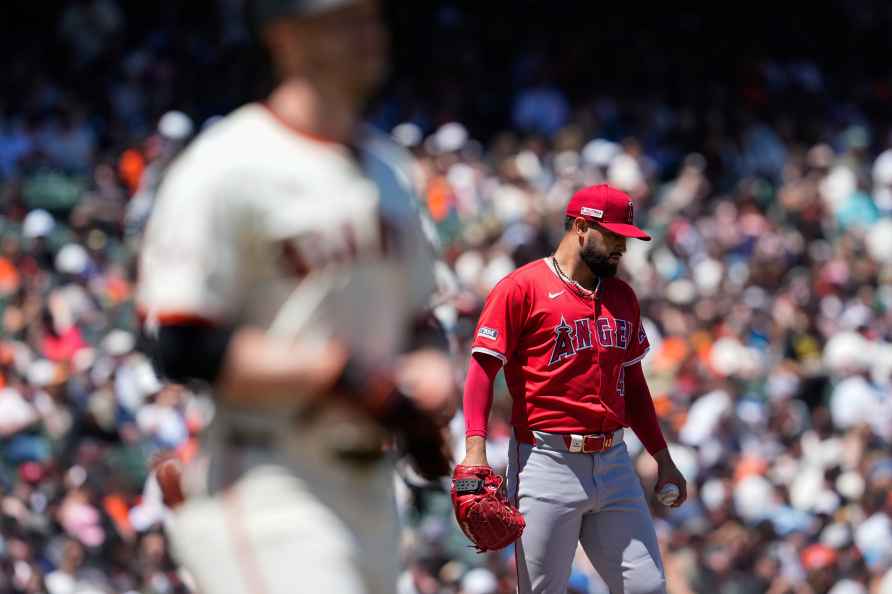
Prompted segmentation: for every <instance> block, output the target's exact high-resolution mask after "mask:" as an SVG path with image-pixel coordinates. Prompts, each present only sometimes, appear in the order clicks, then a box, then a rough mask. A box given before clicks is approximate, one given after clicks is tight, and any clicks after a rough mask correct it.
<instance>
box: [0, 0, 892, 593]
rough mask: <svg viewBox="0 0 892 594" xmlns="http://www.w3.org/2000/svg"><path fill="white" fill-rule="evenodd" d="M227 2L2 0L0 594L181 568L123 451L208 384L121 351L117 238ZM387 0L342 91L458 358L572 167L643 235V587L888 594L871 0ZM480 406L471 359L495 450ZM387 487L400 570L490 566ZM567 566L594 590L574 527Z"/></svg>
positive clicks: (201, 124) (181, 136) (113, 585)
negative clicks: (389, 42) (666, 456)
mask: <svg viewBox="0 0 892 594" xmlns="http://www.w3.org/2000/svg"><path fill="white" fill-rule="evenodd" d="M240 4H241V0H190V1H189V2H162V3H142V2H140V3H138V2H123V1H120V0H70V1H67V2H66V1H62V0H47V1H44V2H39V3H38V2H35V3H4V5H3V6H2V7H0V23H2V24H0V33H2V34H0V55H2V60H0V68H2V70H0V232H2V240H0V443H2V445H0V594H7V593H21V592H27V593H38V592H49V593H50V594H75V593H78V594H86V593H89V594H103V593H118V592H122V593H123V592H139V593H145V594H174V593H182V592H188V591H189V590H188V586H187V585H186V584H187V579H186V578H185V577H184V576H183V575H182V573H181V572H179V571H178V570H177V568H176V565H175V563H174V562H173V561H172V560H171V558H170V554H169V551H168V548H167V544H166V542H165V539H164V536H163V531H162V528H161V526H162V521H163V518H164V514H165V511H164V509H163V507H162V505H161V503H160V497H159V494H158V492H157V487H156V485H155V483H154V481H153V480H147V476H148V471H147V460H149V458H150V456H151V455H152V454H154V453H157V452H159V451H163V450H170V449H175V450H176V451H177V452H178V454H179V455H180V456H182V457H183V458H188V457H189V456H190V455H192V453H193V452H194V449H195V447H196V436H197V434H198V433H199V432H200V430H201V429H202V427H203V426H204V425H205V424H206V423H207V422H208V419H209V418H210V417H211V415H212V414H213V406H212V402H211V401H210V400H209V399H208V398H207V397H206V396H203V395H202V394H200V393H198V392H197V391H196V390H194V389H190V388H189V387H184V386H176V385H165V384H164V383H162V382H161V381H160V380H159V379H158V377H157V376H156V375H155V373H154V372H153V370H152V368H151V366H150V364H149V363H148V360H147V359H146V357H145V356H144V355H143V354H141V353H140V344H139V338H138V333H137V332H136V316H135V312H134V303H133V289H134V281H135V255H136V251H137V249H138V245H139V237H140V234H141V231H142V228H143V225H144V223H145V220H146V218H147V216H148V214H149V213H150V212H151V209H152V204H153V200H154V195H155V191H156V188H157V186H158V183H159V181H160V179H161V178H162V176H163V173H164V171H165V168H166V167H167V165H168V163H169V162H170V161H171V159H173V158H174V157H175V156H176V155H177V154H178V152H179V151H181V150H182V149H183V147H184V146H186V145H187V144H188V142H189V141H190V139H191V138H193V137H194V135H195V134H197V133H199V132H200V131H201V130H202V129H204V128H206V127H208V126H211V125H213V123H214V121H215V119H216V118H217V117H219V116H221V115H224V114H226V113H227V112H228V111H230V110H231V109H233V108H235V107H236V106H238V105H240V104H242V103H244V102H246V101H251V100H256V99H258V98H262V97H263V93H264V92H265V91H266V89H267V85H268V82H267V80H266V78H265V77H264V76H263V72H264V69H263V68H261V67H258V65H259V64H261V63H262V59H263V56H262V54H261V53H260V52H259V51H257V49H256V47H255V46H254V45H253V41H252V37H251V33H250V31H249V30H248V29H247V27H246V24H245V21H244V19H243V18H242V17H241V12H240ZM385 7H386V14H387V21H388V23H389V25H390V29H391V31H392V36H393V61H394V67H393V70H392V72H391V76H390V79H389V81H388V83H387V84H386V85H385V87H384V88H383V89H382V91H381V93H380V95H379V96H378V97H377V98H376V100H375V101H374V103H373V105H372V106H371V107H370V109H369V112H368V121H369V122H370V123H371V124H373V125H374V126H377V127H378V128H380V129H382V130H383V131H385V132H387V133H391V134H392V135H393V137H394V138H395V139H396V140H397V141H398V142H400V143H401V144H403V145H404V146H405V147H406V148H407V149H408V150H410V151H411V152H412V153H413V154H414V155H415V156H416V157H417V167H416V182H417V183H418V187H419V196H420V202H421V204H420V206H421V207H422V208H423V209H424V211H425V212H426V213H427V214H428V215H429V217H430V219H431V220H432V221H433V223H434V225H435V227H436V229H437V231H438V234H439V238H440V244H441V245H440V247H441V249H442V253H443V260H444V263H445V264H446V265H447V266H448V271H449V272H450V273H451V274H444V275H442V277H443V286H442V287H441V289H442V294H441V298H442V301H443V304H442V305H441V306H440V307H439V308H438V313H439V314H440V315H441V317H442V319H443V320H445V321H446V322H447V324H448V325H449V326H450V327H451V329H452V330H453V331H454V333H455V337H456V347H457V363H458V365H459V366H460V367H463V366H464V365H465V360H466V358H467V354H468V345H469V343H470V340H471V338H472V332H473V328H474V324H475V322H476V316H477V314H478V313H479V311H480V307H481V305H482V301H483V299H484V298H485V296H486V294H487V292H488V291H489V289H490V288H491V287H492V286H493V285H494V284H495V283H496V282H497V281H498V280H499V279H500V278H501V277H502V276H504V275H505V274H507V273H509V272H510V271H511V270H513V269H514V268H515V267H517V266H520V265H522V264H525V263H527V262H529V261H531V260H533V259H535V258H538V257H542V256H544V255H546V254H548V253H550V251H551V249H552V248H553V246H554V244H555V243H556V241H557V239H558V238H559V237H560V235H561V233H562V226H561V225H562V220H563V208H564V206H565V204H566V202H567V200H568V198H569V196H570V194H571V192H572V191H573V189H575V188H576V187H578V186H580V185H582V184H591V183H597V182H601V181H607V182H609V183H611V184H613V185H615V186H617V187H619V188H621V189H623V190H625V191H627V192H628V193H629V194H630V195H631V196H633V198H634V200H635V201H636V205H637V216H638V217H639V220H638V222H639V224H640V225H641V226H643V227H645V228H646V229H647V230H648V231H649V232H650V233H651V234H653V235H654V239H655V240H654V241H653V242H651V243H647V244H645V243H643V242H635V243H632V244H630V249H629V252H628V253H627V255H626V257H625V258H624V259H623V260H624V266H623V270H622V272H621V275H622V276H623V278H625V279H626V280H628V281H629V282H630V283H631V284H632V285H633V286H634V288H635V289H636V291H637V292H638V295H639V297H640V299H641V302H642V311H643V315H644V317H645V324H646V326H647V330H648V335H649V336H650V338H651V342H652V344H653V348H652V350H651V354H650V355H649V356H648V357H647V358H646V359H645V361H644V363H645V369H646V373H647V376H648V380H649V382H650V386H651V390H652V392H653V394H654V398H655V402H656V407H657V411H658V414H659V416H660V419H661V422H662V425H663V430H664V432H665V434H666V436H667V439H668V441H669V442H670V443H671V446H670V447H671V448H672V452H673V457H674V458H675V460H676V462H677V464H678V466H679V467H680V469H681V470H682V472H683V473H684V474H685V476H686V478H687V480H688V481H689V487H688V488H689V494H690V497H689V500H688V503H686V504H685V505H684V506H683V507H681V508H680V509H677V510H671V511H668V510H666V509H665V508H663V507H660V506H659V505H655V506H654V507H653V514H654V516H655V518H656V521H657V532H658V535H659V537H660V541H661V544H662V547H663V555H664V560H665V564H666V570H667V575H668V579H669V589H670V592H671V594H687V593H696V594H716V593H719V594H759V593H770V594H786V593H792V594H826V593H828V592H829V593H831V594H892V489H890V487H892V449H890V441H892V217H890V215H892V148H890V147H892V109H890V107H892V66H890V64H892V62H890V60H889V56H890V50H892V47H890V46H892V42H890V36H889V31H890V30H892V4H889V3H888V2H883V1H867V0H861V1H858V0H850V1H847V2H843V1H831V2H826V3H822V4H821V6H817V5H811V6H809V7H808V8H805V9H804V10H801V9H799V8H796V9H794V8H792V7H787V6H786V5H785V3H780V2H778V3H774V4H772V5H769V6H765V7H761V8H759V9H757V8H755V7H753V8H749V9H747V8H741V7H737V9H736V10H739V11H744V12H738V13H736V14H733V15H731V14H730V13H723V14H719V8H713V9H711V10H710V11H707V12H701V11H692V10H688V9H682V8H677V7H672V6H668V5H663V6H647V7H642V6H625V5H618V6H602V5H600V3H597V4H596V3H588V2H586V3H582V2H579V3H575V2H549V3H543V2H534V1H531V0H525V1H515V2H513V3H503V2H471V1H463V2H458V1H455V2H437V3H434V2H411V3H410V2H395V1H391V2H389V3H387V4H385ZM747 11H749V12H747ZM458 376H459V377H458V379H459V381H460V380H461V377H462V373H461V370H459V373H458ZM508 410H509V407H508V397H507V394H506V391H505V387H504V382H501V383H500V384H499V386H498V387H497V397H496V405H495V411H494V416H493V420H492V422H491V435H490V438H489V443H488V446H489V459H490V461H491V462H493V463H494V465H496V466H497V468H498V469H499V470H503V469H504V465H505V462H506V451H505V446H506V443H507V438H508V430H509V428H508V425H507V413H508ZM452 427H453V430H454V437H455V445H456V458H457V459H459V458H460V457H461V456H462V455H463V452H462V448H463V431H464V426H463V420H462V418H461V414H460V413H459V414H458V415H457V416H456V418H455V419H454V420H453V424H452ZM629 447H630V449H631V450H632V452H633V453H634V454H635V455H636V456H637V458H636V465H637V468H638V471H639V473H640V476H641V480H642V482H643V484H644V485H645V488H646V490H647V492H650V488H651V487H652V485H653V482H654V480H655V465H654V463H653V462H652V460H651V459H650V458H649V457H648V456H647V455H646V454H645V455H639V454H640V453H641V451H642V448H641V446H640V444H638V443H637V442H636V441H635V439H634V437H631V438H630V439H629ZM399 485H400V486H399V503H400V511H401V515H402V517H403V520H404V525H405V528H404V531H403V534H404V539H403V557H404V562H405V568H406V569H405V572H404V574H403V576H402V578H401V581H400V584H399V588H398V594H447V593H448V594H459V593H460V594H507V593H509V592H513V591H514V590H513V588H514V583H513V582H514V567H513V562H514V561H513V554H512V551H511V549H510V548H509V549H507V550H505V551H503V552H500V553H498V554H491V555H488V556H482V555H478V554H476V553H475V552H473V550H471V549H469V548H468V546H467V541H466V540H465V539H464V538H463V537H462V535H461V534H460V532H459V531H458V528H457V527H456V526H455V524H454V520H453V519H452V511H451V506H450V503H449V499H448V496H447V494H446V493H445V491H443V490H442V489H441V488H440V486H438V485H423V484H420V483H416V482H415V481H413V480H412V479H411V477H410V479H409V480H408V482H405V483H404V482H403V481H399ZM569 592H570V593H571V594H584V593H588V594H603V593H605V592H606V588H605V587H604V585H603V583H602V582H601V581H600V580H599V579H598V578H597V575H596V574H595V572H594V571H593V570H592V568H591V566H590V565H589V564H588V562H587V561H586V560H585V557H584V555H581V554H580V555H578V556H577V561H576V562H575V564H574V570H573V575H572V578H571V589H570V590H569Z"/></svg>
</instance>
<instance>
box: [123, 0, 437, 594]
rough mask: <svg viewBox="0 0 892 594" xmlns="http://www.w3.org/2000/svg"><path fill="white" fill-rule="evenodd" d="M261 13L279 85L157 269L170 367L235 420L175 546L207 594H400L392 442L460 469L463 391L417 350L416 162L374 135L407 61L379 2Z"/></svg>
mask: <svg viewBox="0 0 892 594" xmlns="http://www.w3.org/2000/svg"><path fill="white" fill-rule="evenodd" d="M256 14H257V18H258V22H259V27H260V28H259V32H260V36H261V38H262V40H263V41H264V43H265V44H266V47H267V48H268V50H269V53H270V56H271V58H272V61H273V65H274V67H275V70H276V72H277V74H278V77H279V83H278V84H277V86H276V88H275V90H273V92H272V94H271V95H270V97H269V99H268V100H267V101H266V102H265V103H263V104H259V103H258V104H249V105H246V106H244V107H242V108H240V109H238V110H236V111H235V112H233V113H232V114H230V115H229V116H227V117H226V118H224V119H223V120H222V121H220V122H218V123H217V124H215V125H214V126H213V127H211V128H209V129H208V130H207V131H205V132H204V133H203V134H202V135H200V136H199V137H198V138H197V139H196V140H195V141H194V142H193V143H192V144H191V145H190V147H189V148H187V149H186V150H185V151H184V152H183V154H182V155H181V156H180V157H179V158H178V159H177V161H176V162H175V163H174V164H173V165H172V167H171V169H170V171H169V172H168V175H167V176H166V178H165V180H164V182H163V183H162V185H161V187H160V191H159V197H158V201H157V205H156V207H155V210H154V212H153V214H152V217H151V219H150V221H149V223H148V226H147V230H146V235H145V238H144V246H143V251H142V254H141V260H140V268H141V270H140V277H141V278H140V289H139V297H140V301H141V304H142V307H143V309H144V315H145V317H146V325H147V326H148V327H150V328H153V329H154V330H155V331H156V333H157V353H156V355H157V359H158V361H159V364H160V366H161V368H162V369H163V371H164V372H165V374H166V375H167V376H168V377H170V378H172V379H175V380H185V379H189V378H198V379H203V380H206V381H207V382H209V383H210V384H211V385H212V386H213V392H214V398H215V405H216V412H215V416H214V420H213V422H212V424H211V426H210V427H209V428H208V430H207V432H206V435H205V436H204V441H203V444H202V454H201V455H200V456H199V457H198V460H197V461H196V462H194V463H190V465H189V466H188V467H187V468H186V469H185V472H184V476H183V480H182V487H183V491H184V492H185V501H184V502H182V503H181V504H180V505H179V506H178V507H177V508H176V511H175V513H174V514H173V520H172V521H171V522H170V525H169V526H168V532H169V535H170V537H171V541H172V544H173V548H174V551H175V553H176V555H177V557H178V559H179V560H180V562H181V563H182V564H183V565H184V566H185V567H186V568H187V569H188V570H189V573H190V574H191V576H192V577H193V579H194V581H195V582H196V586H197V589H198V590H199V591H200V592H202V593H203V594H221V593H227V594H294V593H296V592H312V593H320V592H323V593H324V592H327V593H332V594H334V593H337V594H392V593H393V592H394V591H395V588H396V579H397V574H398V557H397V555H398V526H397V522H396V515H395V502H394V497H393V464H392V460H391V459H390V458H391V455H389V454H386V452H389V451H392V450H389V449H386V448H384V447H382V446H384V445H385V443H386V442H389V440H390V439H391V435H393V434H395V435H396V438H397V441H398V442H399V445H400V447H401V449H404V450H405V451H406V453H407V454H408V457H409V459H410V460H411V462H412V463H413V465H414V467H415V470H417V471H418V473H419V474H420V475H422V476H423V477H426V478H429V479H430V478H436V477H440V476H445V475H448V473H449V471H450V468H449V460H448V457H447V455H446V454H445V453H444V450H445V448H444V442H443V440H442V434H441V432H440V430H439V429H440V428H439V427H438V426H437V425H436V424H435V423H434V422H433V420H432V416H433V413H434V412H435V411H437V412H439V411H440V409H442V408H444V407H445V406H447V405H448V404H449V402H448V400H449V398H450V386H451V384H452V382H451V374H450V371H449V365H448V359H447V357H446V355H445V354H444V353H443V352H442V351H438V350H435V349H432V348H429V347H425V348H417V349H415V350H411V351H408V352H407V351H406V350H405V349H406V348H407V344H409V342H410V340H412V339H415V338H418V337H415V336H413V329H414V328H415V327H417V326H418V325H417V324H416V323H415V321H416V318H417V317H418V315H419V314H421V313H422V312H424V311H425V308H426V306H427V304H428V302H429V299H430V294H431V289H432V287H433V273H432V270H433V257H432V254H431V250H430V249H429V244H428V243H427V242H426V240H425V238H424V236H423V232H422V229H421V224H420V220H419V216H418V213H417V212H416V211H415V210H414V206H413V202H414V197H413V195H412V194H411V190H410V183H409V178H408V176H407V175H406V174H405V170H406V169H405V164H406V163H405V162H404V157H403V155H402V153H400V152H398V150H397V149H396V148H395V146H394V145H392V144H391V143H390V142H389V141H387V140H384V139H383V138H380V137H377V136H375V135H374V134H373V133H370V132H368V131H363V130H361V129H360V128H359V126H358V124H359V121H360V113H361V110H362V108H363V105H364V102H365V98H366V96H367V95H368V94H369V93H370V91H371V90H372V89H373V88H374V86H375V85H376V84H377V82H378V80H379V79H380V77H381V75H382V74H383V71H384V67H385V64H386V60H385V55H386V42H385V38H384V32H383V29H382V26H381V24H380V21H379V15H378V7H377V2H375V1H373V0H261V1H259V2H257V5H256ZM397 386H398V387H397ZM167 478H168V477H166V475H165V477H162V481H163V482H164V483H165V484H167V483H169V482H171V481H169V480H167ZM174 478H175V477H174ZM177 499H180V498H177Z"/></svg>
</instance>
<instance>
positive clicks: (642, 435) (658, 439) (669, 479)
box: [625, 361, 687, 507]
mask: <svg viewBox="0 0 892 594" xmlns="http://www.w3.org/2000/svg"><path fill="white" fill-rule="evenodd" d="M625 376H626V377H625V389H626V416H627V418H628V421H629V426H630V427H632V430H633V431H634V432H635V435H637V436H638V439H640V440H641V443H642V444H643V445H644V448H645V449H646V450H647V452H648V453H649V454H650V455H651V456H653V458H654V460H656V461H657V484H656V485H655V486H654V492H659V491H660V489H662V488H663V487H664V486H665V485H667V484H670V483H671V484H674V485H675V486H676V487H678V491H679V495H678V498H677V499H676V500H675V502H674V503H673V504H672V507H678V506H679V505H681V504H682V503H684V501H685V499H686V498H687V485H686V482H685V479H684V476H682V474H681V472H680V471H679V470H678V467H676V466H675V462H673V461H672V456H671V455H670V453H669V448H668V447H667V445H666V439H665V438H664V437H663V431H662V430H661V429H660V423H659V420H658V419H657V411H656V409H655V408H654V401H653V398H652V397H651V394H650V389H649V388H648V387H647V380H646V379H645V377H644V370H643V369H642V368H641V362H640V361H639V362H638V363H635V364H633V365H629V366H628V367H626V368H625Z"/></svg>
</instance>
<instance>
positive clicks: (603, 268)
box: [579, 245, 619, 278]
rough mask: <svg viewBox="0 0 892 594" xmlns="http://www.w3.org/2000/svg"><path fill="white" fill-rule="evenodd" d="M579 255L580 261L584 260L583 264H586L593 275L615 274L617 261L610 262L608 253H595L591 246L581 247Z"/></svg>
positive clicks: (604, 276) (608, 276)
mask: <svg viewBox="0 0 892 594" xmlns="http://www.w3.org/2000/svg"><path fill="white" fill-rule="evenodd" d="M579 257H580V258H582V261H583V262H585V265H586V266H588V269H589V270H591V271H592V274H594V275H595V276H597V277H599V278H610V277H612V276H616V270H617V268H618V267H619V262H616V263H614V262H611V261H610V256H609V255H608V256H605V255H602V254H599V253H597V252H596V251H595V250H594V248H593V247H592V246H590V245H588V246H585V247H583V248H582V249H581V250H580V252H579Z"/></svg>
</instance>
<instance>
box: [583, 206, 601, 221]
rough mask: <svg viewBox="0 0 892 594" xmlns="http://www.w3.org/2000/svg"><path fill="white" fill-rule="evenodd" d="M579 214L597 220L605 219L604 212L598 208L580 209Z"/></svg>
mask: <svg viewBox="0 0 892 594" xmlns="http://www.w3.org/2000/svg"><path fill="white" fill-rule="evenodd" d="M579 214H583V215H588V216H590V217H595V218H596V219H600V218H603V217H604V211H603V210H598V209H597V208H589V207H588V206H583V207H582V208H580V209H579Z"/></svg>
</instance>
